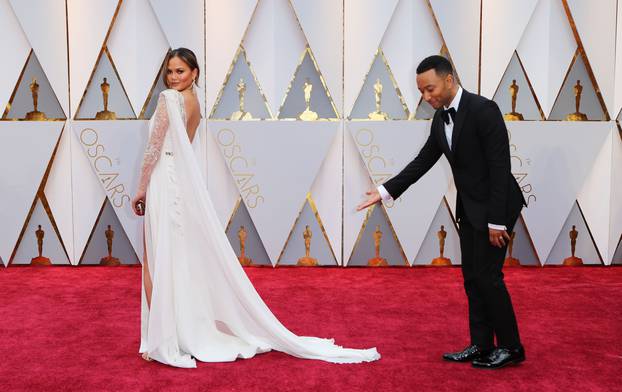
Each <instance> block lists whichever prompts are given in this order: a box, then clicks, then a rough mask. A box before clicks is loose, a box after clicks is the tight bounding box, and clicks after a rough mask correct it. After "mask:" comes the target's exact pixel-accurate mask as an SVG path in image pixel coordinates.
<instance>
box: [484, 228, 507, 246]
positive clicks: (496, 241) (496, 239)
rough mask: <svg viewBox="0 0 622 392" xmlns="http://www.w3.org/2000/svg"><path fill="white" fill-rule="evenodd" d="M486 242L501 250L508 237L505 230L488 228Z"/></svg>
mask: <svg viewBox="0 0 622 392" xmlns="http://www.w3.org/2000/svg"><path fill="white" fill-rule="evenodd" d="M488 240H489V241H490V245H492V246H496V247H497V248H503V247H504V246H505V244H506V241H509V240H510V235H509V234H508V232H507V231H505V230H497V229H491V228H489V229H488Z"/></svg>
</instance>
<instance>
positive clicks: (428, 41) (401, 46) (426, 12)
mask: <svg viewBox="0 0 622 392" xmlns="http://www.w3.org/2000/svg"><path fill="white" fill-rule="evenodd" d="M380 46H381V47H382V51H383V52H384V55H385V57H386V59H387V63H389V66H390V67H391V71H392V72H393V76H394V77H395V80H396V82H397V86H398V87H399V89H400V91H401V92H402V95H403V97H404V100H405V101H406V104H407V106H408V108H409V109H410V111H411V112H414V111H415V109H416V105H417V103H418V102H419V100H420V99H421V93H420V92H419V90H418V89H417V75H416V72H415V71H416V69H417V65H419V63H420V62H421V60H423V59H424V58H426V57H428V56H430V55H433V54H438V53H440V52H441V48H442V47H443V41H442V39H441V35H440V33H439V31H438V29H437V27H436V25H435V24H434V15H433V14H432V11H431V10H430V7H429V5H428V2H427V0H417V1H400V2H399V4H398V5H397V8H396V9H395V12H394V13H393V17H392V18H391V22H390V23H389V27H388V28H387V30H386V31H385V33H384V36H383V37H382V42H381V44H380Z"/></svg>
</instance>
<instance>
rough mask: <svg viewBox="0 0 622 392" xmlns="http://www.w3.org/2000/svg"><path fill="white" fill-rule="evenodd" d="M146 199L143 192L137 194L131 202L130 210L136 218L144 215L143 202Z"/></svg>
mask: <svg viewBox="0 0 622 392" xmlns="http://www.w3.org/2000/svg"><path fill="white" fill-rule="evenodd" d="M146 199H147V195H146V194H145V192H139V193H138V194H136V196H135V197H134V199H133V200H132V209H133V210H134V213H135V214H136V215H138V216H143V215H145V200H146Z"/></svg>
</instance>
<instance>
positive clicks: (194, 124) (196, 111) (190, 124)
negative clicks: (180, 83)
mask: <svg viewBox="0 0 622 392" xmlns="http://www.w3.org/2000/svg"><path fill="white" fill-rule="evenodd" d="M181 95H182V96H183V97H184V109H185V111H186V124H185V125H186V132H187V133H188V139H190V143H192V141H193V140H194V135H195V134H196V133H197V129H198V127H199V123H200V122H201V107H200V106H199V101H198V100H197V97H196V96H195V95H194V92H192V91H183V92H182V93H181Z"/></svg>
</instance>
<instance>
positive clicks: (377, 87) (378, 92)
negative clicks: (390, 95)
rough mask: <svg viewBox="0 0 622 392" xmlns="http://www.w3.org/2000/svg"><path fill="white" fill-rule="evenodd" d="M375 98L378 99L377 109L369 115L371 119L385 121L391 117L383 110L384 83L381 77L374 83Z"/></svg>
mask: <svg viewBox="0 0 622 392" xmlns="http://www.w3.org/2000/svg"><path fill="white" fill-rule="evenodd" d="M374 98H375V100H376V110H375V111H374V112H371V113H369V114H368V115H367V117H369V119H370V120H375V121H384V120H388V119H389V115H388V114H386V113H385V112H383V111H382V109H381V106H382V83H380V79H376V83H374Z"/></svg>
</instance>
